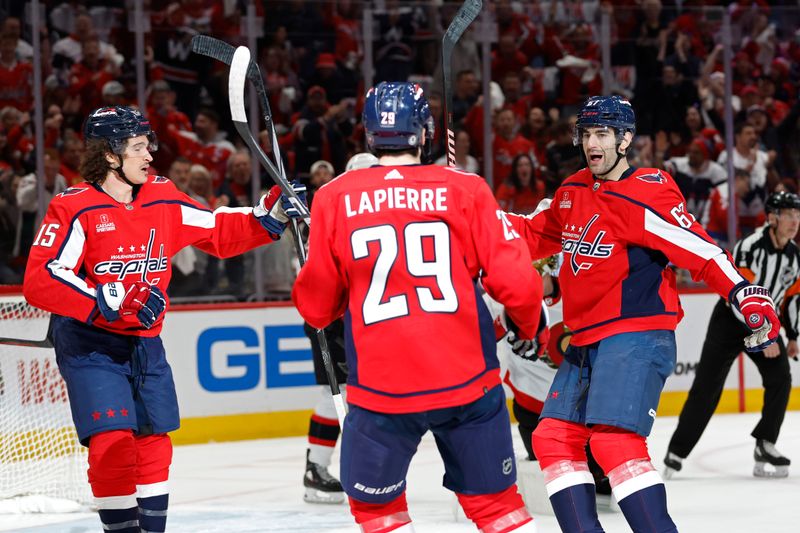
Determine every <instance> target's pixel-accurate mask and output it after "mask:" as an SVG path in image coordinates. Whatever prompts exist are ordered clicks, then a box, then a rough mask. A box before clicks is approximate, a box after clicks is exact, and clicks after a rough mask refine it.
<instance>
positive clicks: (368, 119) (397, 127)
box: [363, 82, 433, 150]
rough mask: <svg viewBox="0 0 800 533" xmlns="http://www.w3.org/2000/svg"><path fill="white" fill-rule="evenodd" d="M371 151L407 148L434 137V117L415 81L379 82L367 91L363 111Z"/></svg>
mask: <svg viewBox="0 0 800 533" xmlns="http://www.w3.org/2000/svg"><path fill="white" fill-rule="evenodd" d="M363 121H364V129H365V130H366V135H367V146H368V147H369V149H370V150H375V149H380V150H408V149H409V148H413V147H415V146H420V145H421V143H422V132H423V131H427V140H428V142H430V141H431V140H432V139H433V117H431V110H430V107H429V106H428V100H427V99H426V98H425V97H424V96H423V95H422V88H421V87H420V86H419V85H417V84H415V83H404V82H382V83H379V84H378V85H377V86H375V87H373V88H371V89H370V90H369V91H368V92H367V98H366V101H365V103H364V113H363Z"/></svg>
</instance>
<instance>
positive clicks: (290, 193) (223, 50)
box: [192, 35, 311, 224]
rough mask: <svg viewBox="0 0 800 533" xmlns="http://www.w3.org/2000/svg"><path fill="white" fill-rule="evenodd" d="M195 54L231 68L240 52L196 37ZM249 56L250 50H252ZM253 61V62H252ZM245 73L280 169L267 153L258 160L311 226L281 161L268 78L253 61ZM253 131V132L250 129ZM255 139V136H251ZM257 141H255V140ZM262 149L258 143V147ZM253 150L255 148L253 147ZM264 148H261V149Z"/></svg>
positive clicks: (237, 129) (219, 42)
mask: <svg viewBox="0 0 800 533" xmlns="http://www.w3.org/2000/svg"><path fill="white" fill-rule="evenodd" d="M192 52H194V53H196V54H199V55H203V56H206V57H210V58H212V59H216V60H217V61H221V62H222V63H225V64H226V65H228V66H231V64H232V62H233V56H234V53H235V52H236V48H234V47H233V46H232V45H230V44H228V43H226V42H224V41H220V40H219V39H215V38H214V37H210V36H208V35H195V36H194V37H192ZM248 53H249V50H248ZM248 61H249V59H248ZM242 68H243V69H244V68H246V72H245V73H246V76H247V78H248V79H249V80H250V82H251V83H252V84H253V86H254V87H255V88H256V94H258V98H259V101H260V103H261V108H262V111H263V115H262V116H263V117H264V122H265V123H266V126H267V130H268V131H269V132H270V133H271V136H270V137H271V138H270V144H271V145H272V153H273V154H274V155H275V161H276V162H277V165H278V166H277V168H276V167H275V165H274V164H273V163H272V161H270V159H269V158H268V157H266V154H264V153H263V150H261V155H263V156H264V157H263V158H262V157H261V156H260V155H259V154H256V155H257V158H258V160H259V162H260V163H261V164H262V166H264V168H266V170H267V172H268V173H269V175H270V177H272V179H273V180H274V181H275V183H277V184H278V185H279V186H280V188H281V190H282V191H283V193H284V194H285V195H286V196H287V197H288V198H289V201H290V202H291V203H292V206H294V208H295V209H297V211H298V212H299V213H300V215H301V216H302V217H303V219H304V220H305V222H306V224H309V223H310V221H311V218H310V213H309V212H308V207H306V205H305V204H304V203H303V202H302V201H300V198H298V197H297V193H295V192H294V189H292V187H291V186H290V185H289V182H288V180H287V179H286V171H285V170H284V168H283V160H282V159H281V157H280V149H279V146H278V136H277V133H276V132H275V124H274V123H273V122H272V111H271V110H270V106H269V98H268V96H267V90H266V87H264V78H263V77H262V76H261V69H259V68H258V65H257V64H256V63H254V62H252V61H249V64H248V65H247V66H246V67H242ZM244 75H245V74H242V82H241V83H242V93H241V94H240V95H239V100H240V104H241V106H240V107H241V110H242V112H243V113H242V116H243V117H244V119H243V122H244V124H245V125H247V115H246V113H244V83H245V81H244ZM228 93H229V96H230V94H232V93H231V90H230V81H229V85H228ZM233 103H234V101H233V100H231V115H233V109H234V105H233ZM233 124H234V126H236V131H238V132H239V134H240V135H242V132H241V131H240V130H239V126H238V125H237V123H236V120H235V119H234V122H233ZM248 131H249V129H248ZM250 137H252V135H250ZM242 138H243V139H244V141H245V142H246V143H247V144H248V146H250V143H249V142H248V140H247V138H246V137H244V135H242ZM253 140H255V139H253ZM256 146H258V143H256ZM250 148H251V149H252V146H251V147H250ZM260 148H261V147H260V146H259V149H260Z"/></svg>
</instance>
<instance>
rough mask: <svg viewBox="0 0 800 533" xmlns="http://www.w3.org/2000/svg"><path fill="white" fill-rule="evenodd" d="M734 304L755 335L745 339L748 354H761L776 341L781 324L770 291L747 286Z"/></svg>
mask: <svg viewBox="0 0 800 533" xmlns="http://www.w3.org/2000/svg"><path fill="white" fill-rule="evenodd" d="M733 304H734V305H735V306H736V307H737V309H739V311H740V312H741V313H742V316H744V321H745V324H747V327H749V328H750V329H751V330H752V331H753V333H752V334H751V335H748V336H747V337H746V338H745V339H744V347H745V350H747V351H748V352H760V351H761V350H763V349H764V348H766V347H767V346H769V345H770V344H772V343H773V342H775V341H776V340H778V335H780V331H781V323H780V320H779V319H778V314H777V313H776V312H775V304H774V303H773V302H772V298H771V297H770V295H769V291H768V290H767V289H765V288H764V287H759V286H758V285H747V286H745V287H742V288H741V289H739V291H738V292H737V293H736V294H735V295H734V297H733Z"/></svg>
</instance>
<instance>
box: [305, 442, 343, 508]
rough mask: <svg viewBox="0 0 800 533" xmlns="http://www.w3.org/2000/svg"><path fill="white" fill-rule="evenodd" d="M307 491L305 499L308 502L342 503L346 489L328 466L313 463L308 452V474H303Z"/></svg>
mask: <svg viewBox="0 0 800 533" xmlns="http://www.w3.org/2000/svg"><path fill="white" fill-rule="evenodd" d="M303 486H304V487H305V488H306V493H305V494H304V495H303V500H304V501H306V502H308V503H342V502H343V501H344V489H343V488H342V484H341V483H340V482H339V480H338V479H336V478H335V477H333V476H332V475H331V474H330V473H329V472H328V469H327V467H324V466H322V465H318V464H317V463H312V462H311V461H309V460H308V452H306V474H305V476H303Z"/></svg>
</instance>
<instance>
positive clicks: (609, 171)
mask: <svg viewBox="0 0 800 533" xmlns="http://www.w3.org/2000/svg"><path fill="white" fill-rule="evenodd" d="M625 156H627V154H625V153H620V151H619V145H617V160H616V161H614V166H612V167H611V168H610V169H608V171H607V172H604V173H602V174H595V176H597V177H598V178H601V179H605V178H604V177H603V176H608V175H609V174H610V173H611V172H612V171H613V170H614V169H615V168H617V165H619V162H620V161H622V158H623V157H625ZM585 157H586V154H584V158H585Z"/></svg>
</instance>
